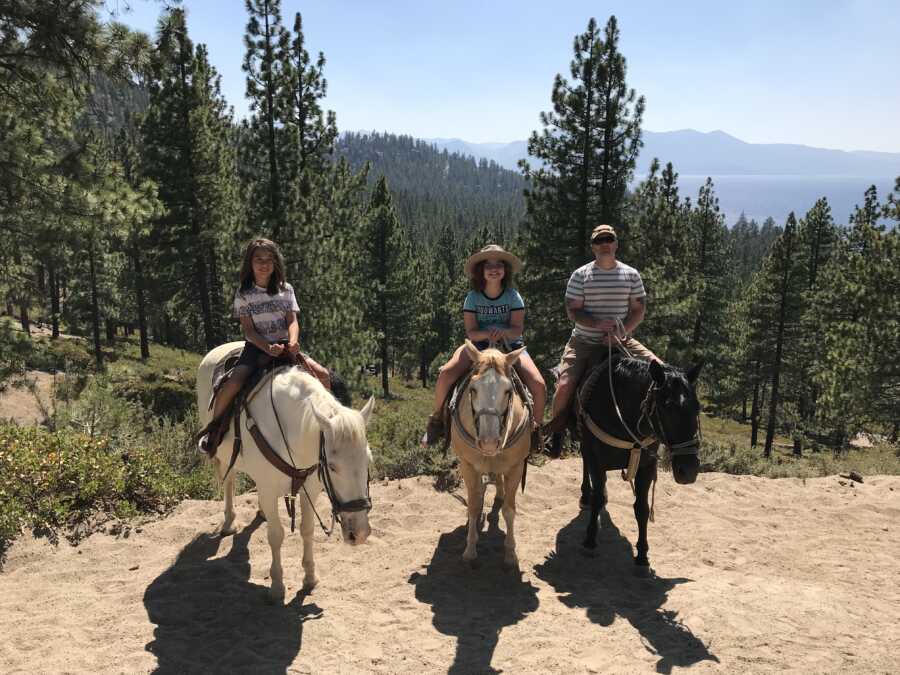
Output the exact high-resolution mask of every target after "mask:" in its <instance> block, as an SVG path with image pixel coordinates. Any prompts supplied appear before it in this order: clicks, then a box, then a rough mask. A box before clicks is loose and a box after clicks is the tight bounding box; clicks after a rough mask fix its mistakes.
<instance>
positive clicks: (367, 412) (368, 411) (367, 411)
mask: <svg viewBox="0 0 900 675" xmlns="http://www.w3.org/2000/svg"><path fill="white" fill-rule="evenodd" d="M373 410H375V397H374V396H371V397H369V400H368V401H367V402H366V404H365V405H364V406H363V409H362V410H360V411H359V414H360V415H362V418H363V422H365V423H366V426H369V420H370V419H371V418H372V411H373Z"/></svg>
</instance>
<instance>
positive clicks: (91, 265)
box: [88, 239, 103, 370]
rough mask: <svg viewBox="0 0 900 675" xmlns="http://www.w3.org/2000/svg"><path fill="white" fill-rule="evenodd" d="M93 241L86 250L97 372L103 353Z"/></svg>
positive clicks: (100, 366) (101, 364)
mask: <svg viewBox="0 0 900 675" xmlns="http://www.w3.org/2000/svg"><path fill="white" fill-rule="evenodd" d="M94 255H95V254H94V240H93V239H91V243H90V246H89V248H88V269H89V271H90V276H91V328H92V329H93V336H94V360H95V361H96V362H97V370H103V351H102V349H101V345H100V300H99V293H98V292H97V271H96V266H95V262H96V261H95V260H94Z"/></svg>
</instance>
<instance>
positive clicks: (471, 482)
mask: <svg viewBox="0 0 900 675" xmlns="http://www.w3.org/2000/svg"><path fill="white" fill-rule="evenodd" d="M459 468H460V472H461V473H462V477H463V481H464V482H465V484H466V495H467V499H466V503H467V506H468V514H469V524H468V530H467V532H466V550H465V551H463V560H465V561H466V562H472V561H473V560H475V558H476V557H477V556H478V551H477V550H476V549H477V544H478V525H479V521H480V520H481V511H482V508H483V507H484V491H483V490H482V486H481V474H480V473H478V471H476V470H475V467H474V466H472V465H471V464H469V463H468V462H467V461H465V460H464V459H460V460H459Z"/></svg>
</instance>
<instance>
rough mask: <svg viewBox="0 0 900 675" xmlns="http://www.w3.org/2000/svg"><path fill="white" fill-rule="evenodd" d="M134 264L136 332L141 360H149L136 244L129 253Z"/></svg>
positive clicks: (142, 285) (141, 278) (139, 259)
mask: <svg viewBox="0 0 900 675" xmlns="http://www.w3.org/2000/svg"><path fill="white" fill-rule="evenodd" d="M131 259H132V261H133V262H134V295H135V304H137V315H138V331H139V332H140V335H141V360H142V361H146V360H147V359H149V358H150V340H149V339H148V337H147V309H146V307H145V305H144V265H143V262H142V260H141V251H140V248H139V246H138V244H137V243H135V245H134V248H133V249H132V252H131Z"/></svg>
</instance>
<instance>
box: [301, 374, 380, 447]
mask: <svg viewBox="0 0 900 675" xmlns="http://www.w3.org/2000/svg"><path fill="white" fill-rule="evenodd" d="M288 374H290V376H291V377H295V378H297V380H298V381H297V383H296V384H297V385H298V386H300V387H301V388H302V389H303V390H304V395H303V396H302V397H301V400H305V401H308V402H309V403H311V404H312V405H314V406H315V407H316V410H318V411H319V412H320V413H321V414H323V415H327V416H328V417H329V418H330V420H331V428H332V430H333V431H334V435H335V440H336V441H339V442H341V443H342V444H343V443H346V444H348V445H354V446H358V445H365V444H366V424H365V421H364V420H363V419H362V416H361V415H360V414H359V412H358V411H356V410H353V409H352V408H347V407H345V406H343V405H341V403H340V401H338V400H337V399H336V398H335V397H334V396H333V395H332V393H331V392H330V391H328V390H327V389H326V388H325V385H323V384H322V383H321V382H320V381H319V378H317V377H316V376H314V375H310V374H309V373H307V372H306V371H304V370H302V369H300V368H292V369H291V370H289V371H288Z"/></svg>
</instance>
